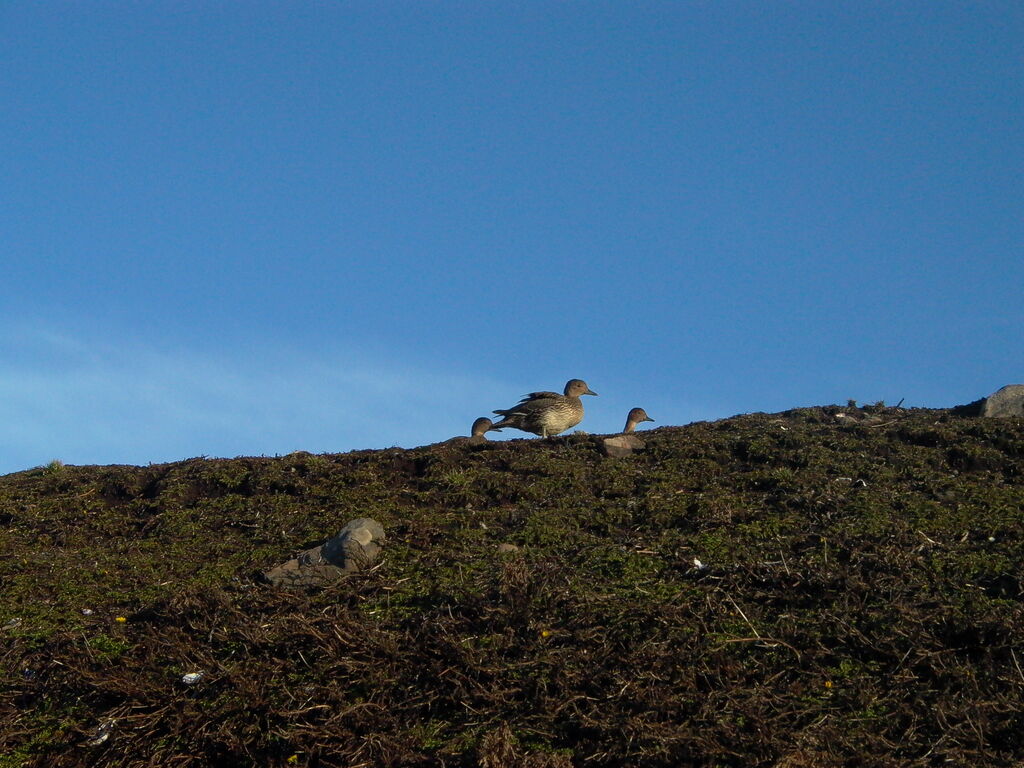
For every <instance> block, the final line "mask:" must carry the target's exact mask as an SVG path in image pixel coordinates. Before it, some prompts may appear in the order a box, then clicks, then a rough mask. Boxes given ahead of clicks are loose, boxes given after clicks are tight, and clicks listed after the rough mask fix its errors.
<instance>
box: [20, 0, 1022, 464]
mask: <svg viewBox="0 0 1024 768" xmlns="http://www.w3.org/2000/svg"><path fill="white" fill-rule="evenodd" d="M1022 75H1024V5H1022V4H1021V3H1020V2H1017V1H1016V0H1013V1H1012V2H977V3H967V2H957V3H949V2H941V1H938V0H929V2H927V3H922V2H898V1H895V0H885V2H834V3H833V2H826V3H822V2H817V0H815V1H814V2H811V1H807V2H786V3H783V2H779V3H764V2H710V1H705V2H685V1H679V2H622V1H621V0H607V1H602V0H592V1H590V2H573V1H569V2H551V1H550V0H544V2H531V1H529V0H525V1H524V2H515V3H497V2H479V1H478V0H473V2H389V1H388V0H374V1H373V2H369V1H368V0H367V1H363V2H341V1H339V2H301V0H300V1H294V0H292V1H289V2H250V3H205V2H204V3H198V2H187V1H182V0H176V2H173V3H170V2H165V3H160V2H127V1H125V2H104V1H103V0H96V1H95V2H89V3H81V2H60V1H58V0H54V1H51V2H46V3H38V2H30V1H29V0H7V2H4V3H3V4H2V5H0V145H2V146H3V148H4V149H3V152H0V249H2V258H0V420H2V422H3V424H4V439H3V440H0V473H5V472H12V471H17V470H20V469H24V468H27V467H31V466H35V465H39V464H43V463H46V462H47V461H49V460H51V459H60V460H62V461H64V462H66V463H72V464H107V463H130V464H147V463H158V462H165V461H175V460H178V459H182V458H186V457H191V456H198V455H206V456H237V455H275V454H283V453H288V452H290V451H293V450H308V451H313V452H334V451H346V450H351V449H357V448H382V447H388V446H392V445H399V446H404V447H412V446H416V445H422V444H425V443H429V442H434V441H437V440H443V439H446V438H448V437H451V436H453V435H456V434H460V433H465V431H466V430H467V429H468V426H469V424H470V423H471V422H472V420H473V419H474V418H475V417H477V416H479V415H486V414H489V413H490V412H491V410H493V409H494V408H504V407H507V406H508V405H510V404H511V403H513V402H515V400H516V399H518V397H519V396H521V395H522V394H523V393H524V392H528V391H531V390H535V389H560V388H561V387H562V385H563V384H564V382H565V381H566V380H567V379H569V378H572V377H579V378H583V379H585V380H586V381H587V382H588V383H589V384H590V386H591V388H592V389H594V390H595V391H597V392H598V393H599V394H600V397H598V398H587V399H586V406H587V416H586V419H585V420H584V422H583V424H582V425H581V428H582V429H586V430H587V431H591V432H611V431H615V430H618V429H620V428H621V426H622V423H623V422H624V420H625V414H626V411H627V410H628V409H629V408H630V407H632V406H634V405H641V406H644V407H645V408H646V409H647V410H648V412H649V413H650V414H651V415H652V416H653V417H654V418H655V419H657V423H656V424H654V425H649V426H660V425H665V424H686V423H689V422H692V421H696V420H705V419H717V418H722V417H727V416H730V415H733V414H736V413H745V412H752V411H778V410H784V409H787V408H792V407H798V406H805V405H819V404H828V403H835V402H839V403H845V402H846V400H848V399H850V398H853V399H856V400H858V401H861V402H875V401H878V400H884V401H886V402H888V403H896V402H897V401H899V400H901V399H903V400H904V404H905V405H908V406H927V407H944V406H950V405H955V404H958V403H962V402H968V401H970V400H974V399H976V398H978V397H981V396H983V395H986V394H989V393H991V392H992V391H994V390H995V389H997V388H999V387H1000V386H1002V385H1004V384H1009V383H1021V382H1024V370H1022V362H1024V342H1022V333H1021V329H1022V327H1024V310H1022V302H1021V289H1022V286H1024V249H1022V245H1024V223H1022V219H1024V217H1022V212H1024V184H1022V182H1021V179H1022V178H1024V130H1022V129H1024V119H1022V118H1024V86H1022V83H1024V77H1022ZM509 436H512V435H509ZM515 436H524V437H525V436H526V435H523V434H522V433H515Z"/></svg>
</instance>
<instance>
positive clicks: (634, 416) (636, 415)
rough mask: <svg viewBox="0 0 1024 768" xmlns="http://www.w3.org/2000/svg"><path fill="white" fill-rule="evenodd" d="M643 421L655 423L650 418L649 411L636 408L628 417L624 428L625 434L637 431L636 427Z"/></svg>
mask: <svg viewBox="0 0 1024 768" xmlns="http://www.w3.org/2000/svg"><path fill="white" fill-rule="evenodd" d="M642 421H654V419H652V418H651V417H650V416H648V415H647V411H645V410H644V409H643V408H634V409H633V410H631V411H630V412H629V414H628V415H627V416H626V426H625V427H624V428H623V430H622V431H623V432H634V431H636V425H637V424H639V423H640V422H642Z"/></svg>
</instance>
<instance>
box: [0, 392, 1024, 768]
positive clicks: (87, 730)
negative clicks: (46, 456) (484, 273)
mask: <svg viewBox="0 0 1024 768" xmlns="http://www.w3.org/2000/svg"><path fill="white" fill-rule="evenodd" d="M643 437H644V439H645V441H646V443H647V447H646V449H645V450H644V451H642V452H640V453H637V454H635V455H634V456H630V457H628V458H623V459H612V458H607V457H604V456H603V455H602V453H601V451H600V450H599V448H600V437H596V436H588V435H582V434H577V435H570V436H567V437H562V438H554V439H548V440H541V439H531V440H517V441H511V442H501V443H487V444H483V445H472V444H468V443H465V442H462V443H460V442H455V443H447V444H446V443H442V444H437V445H433V446H425V447H422V448H417V449H412V450H401V449H389V450H383V451H357V452H352V453H346V454H338V455H311V454H307V453H297V454H291V455H288V456H282V457H276V458H237V459H205V458H197V459H190V460H188V461H183V462H178V463H174V464H164V465H153V466H148V467H129V466H83V467H78V466H66V465H63V464H60V463H59V462H54V463H52V464H50V465H48V466H47V467H44V468H39V469H37V470H33V471H28V472H22V473H17V474H14V475H8V476H5V477H0V542H2V550H0V551H3V553H4V557H3V558H2V559H0V675H2V680H0V682H2V687H0V768H22V767H23V766H25V767H27V766H31V767H32V768H44V767H45V768H78V767H80V766H100V765H102V766H123V767H125V768H128V767H131V768H135V767H137V766H138V767H141V766H175V767H180V768H186V767H195V768H199V766H208V765H224V766H251V765H258V766H280V767H282V768H285V767H286V766H299V767H303V766H305V767H308V768H356V767H357V766H424V767H425V766H451V767H452V768H455V767H456V766H458V767H462V766H482V767H484V768H498V767H501V768H516V767H522V768H527V767H529V768H545V767H550V768H568V767H570V766H588V767H591V766H593V767H595V768H596V767H597V766H643V767H650V768H654V767H655V766H665V767H668V766H701V767H706V768H726V767H729V768H732V767H736V768H738V767H739V766H743V767H744V768H749V767H750V766H779V767H781V768H812V767H813V768H831V767H833V766H836V767H838V766H862V765H871V766H940V765H942V766H945V765H972V766H1007V767H1009V766H1019V765H1020V761H1021V759H1022V756H1024V714H1022V700H1024V696H1022V694H1024V669H1022V667H1024V647H1020V646H1021V643H1022V638H1024V611H1022V603H1021V600H1022V592H1021V563H1022V562H1024V535H1022V534H1024V515H1022V510H1024V423H1022V422H1021V421H1020V420H1015V419H1010V420H994V419H993V420H988V419H979V418H970V417H964V416H959V415H956V414H954V413H952V412H949V411H939V410H901V409H894V408H885V407H883V406H881V405H879V406H872V407H867V408H855V407H845V408H840V407H837V406H829V407H823V408H808V409H799V410H794V411H790V412H786V413H782V414H751V415H744V416H737V417H734V418H730V419H725V420H722V421H717V422H709V423H696V424H691V425H689V426H685V427H666V428H660V429H656V430H651V431H648V432H644V433H643ZM356 517H373V518H375V519H377V520H378V521H380V522H381V523H382V524H383V525H384V527H385V530H386V531H387V535H388V543H387V545H386V547H385V551H384V556H383V558H382V560H381V561H380V562H379V564H378V565H377V566H375V567H374V568H373V569H371V570H369V571H365V572H361V573H358V574H354V575H352V576H349V577H347V578H346V579H344V580H342V581H340V582H338V583H336V584H335V585H332V586H329V587H327V588H323V589H318V590H308V591H301V590H300V591H295V590H282V589H277V588H273V587H270V586H268V585H266V584H265V583H263V582H262V581H261V579H260V574H261V573H262V572H263V571H265V570H267V569H269V568H271V567H273V566H274V565H277V564H279V563H280V562H283V561H285V560H287V559H289V558H291V557H293V556H294V555H295V553H296V552H298V551H300V550H303V549H306V548H309V547H311V546H314V545H316V544H319V543H321V542H322V541H323V540H324V539H325V538H328V537H329V536H331V535H333V534H334V533H336V532H337V531H338V530H339V529H340V528H341V527H342V526H343V525H344V524H345V523H346V522H347V521H349V520H351V519H353V518H356ZM502 545H504V546H502ZM509 545H511V546H509Z"/></svg>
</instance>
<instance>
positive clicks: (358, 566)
mask: <svg viewBox="0 0 1024 768" xmlns="http://www.w3.org/2000/svg"><path fill="white" fill-rule="evenodd" d="M384 541H385V536H384V528H383V527H382V526H381V524H380V523H378V522H377V521H376V520H372V519H371V518H368V517H361V518H359V519H358V520H353V521H352V522H350V523H349V524H348V525H346V526H345V527H344V528H342V529H341V531H340V532H339V533H338V535H337V536H335V537H334V538H333V539H329V540H328V541H326V542H324V543H323V544H321V545H320V546H318V547H313V549H307V550H306V551H305V552H302V553H301V554H299V556H298V557H296V558H294V559H292V560H289V561H288V562H287V563H283V564H282V565H279V566H277V567H276V568H273V569H271V570H269V571H267V572H266V573H264V574H263V577H264V578H265V579H266V580H267V581H268V582H270V583H271V584H273V585H274V586H281V587H321V586H324V585H325V584H330V583H331V582H332V581H337V580H338V579H340V578H342V577H343V576H346V575H348V574H350V573H353V572H355V571H360V570H363V569H364V568H368V567H370V566H371V565H373V563H374V562H376V560H377V558H378V557H379V556H380V551H381V547H382V546H383V544H384Z"/></svg>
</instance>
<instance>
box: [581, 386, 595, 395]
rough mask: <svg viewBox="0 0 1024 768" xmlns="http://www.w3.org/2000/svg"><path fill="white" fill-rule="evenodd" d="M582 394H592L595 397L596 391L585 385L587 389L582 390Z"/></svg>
mask: <svg viewBox="0 0 1024 768" xmlns="http://www.w3.org/2000/svg"><path fill="white" fill-rule="evenodd" d="M583 394H584V395H593V396H594V397H597V392H594V391H593V390H592V389H590V387H587V391H586V392H584V393H583Z"/></svg>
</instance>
